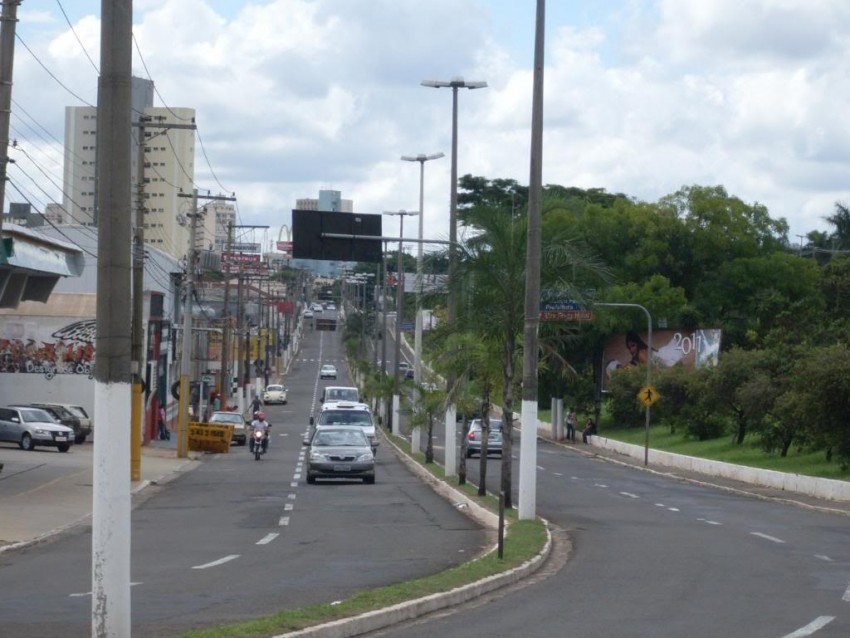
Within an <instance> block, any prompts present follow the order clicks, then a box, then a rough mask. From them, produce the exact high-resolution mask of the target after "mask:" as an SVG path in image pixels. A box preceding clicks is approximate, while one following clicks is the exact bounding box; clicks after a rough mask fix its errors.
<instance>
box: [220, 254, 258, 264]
mask: <svg viewBox="0 0 850 638" xmlns="http://www.w3.org/2000/svg"><path fill="white" fill-rule="evenodd" d="M221 261H222V262H224V263H230V264H238V263H243V264H250V263H256V262H258V261H260V255H254V254H250V253H221Z"/></svg>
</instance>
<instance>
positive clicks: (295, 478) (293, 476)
mask: <svg viewBox="0 0 850 638" xmlns="http://www.w3.org/2000/svg"><path fill="white" fill-rule="evenodd" d="M300 478H301V473H300V472H296V473H295V474H293V475H292V480H293V481H297V480H299V479H300Z"/></svg>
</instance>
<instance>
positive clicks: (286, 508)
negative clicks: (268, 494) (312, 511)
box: [283, 503, 295, 512]
mask: <svg viewBox="0 0 850 638" xmlns="http://www.w3.org/2000/svg"><path fill="white" fill-rule="evenodd" d="M293 509H295V506H294V505H293V504H292V503H286V504H285V505H284V506H283V511H284V512H291V511H292V510H293Z"/></svg>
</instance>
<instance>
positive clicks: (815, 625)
mask: <svg viewBox="0 0 850 638" xmlns="http://www.w3.org/2000/svg"><path fill="white" fill-rule="evenodd" d="M833 620H835V616H818V617H817V618H815V619H814V620H813V621H812V622H810V623H809V624H808V625H806V626H805V627H800V628H799V629H798V630H797V631H795V632H792V633H790V634H787V635H785V636H782V638H804V637H805V636H811V635H812V634H813V633H815V632H816V631H817V630H818V629H823V628H824V627H826V626H827V625H828V624H829V623H831V622H832V621H833Z"/></svg>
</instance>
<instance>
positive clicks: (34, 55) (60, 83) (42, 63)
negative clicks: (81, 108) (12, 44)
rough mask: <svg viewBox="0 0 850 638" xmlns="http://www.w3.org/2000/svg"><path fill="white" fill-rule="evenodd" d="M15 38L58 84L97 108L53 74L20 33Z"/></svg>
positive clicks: (84, 102)
mask: <svg viewBox="0 0 850 638" xmlns="http://www.w3.org/2000/svg"><path fill="white" fill-rule="evenodd" d="M15 38H16V39H17V40H18V42H20V43H21V44H22V45H23V46H24V48H25V49H26V50H27V51H29V54H30V55H31V56H32V57H33V59H34V60H35V61H36V62H38V65H39V66H40V67H41V68H42V69H44V71H45V72H46V73H47V75H49V76H50V77H51V78H53V80H54V81H55V82H56V84H58V85H59V86H61V87H62V88H63V89H65V90H66V91H67V92H68V93H70V94H71V95H73V96H74V97H75V98H77V99H78V100H79V101H80V102H82V103H83V104H85V105H86V106H90V107H92V108H96V107H95V105H94V104H92V103H90V102H88V101H87V100H85V99H83V98H82V97H80V96H79V95H77V94H76V93H74V91H72V90H71V89H69V88H68V87H67V86H66V85H65V84H64V83H63V82H62V80H60V79H59V78H57V77H56V76H55V75H54V74H53V72H52V71H51V70H50V69H48V68H47V66H46V65H45V64H44V62H42V61H41V60H40V59H39V57H38V56H37V55H36V54H35V53H34V52H33V50H32V49H30V48H29V46H27V43H26V42H24V39H23V38H22V37H21V36H20V34H18V33H16V34H15Z"/></svg>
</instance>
